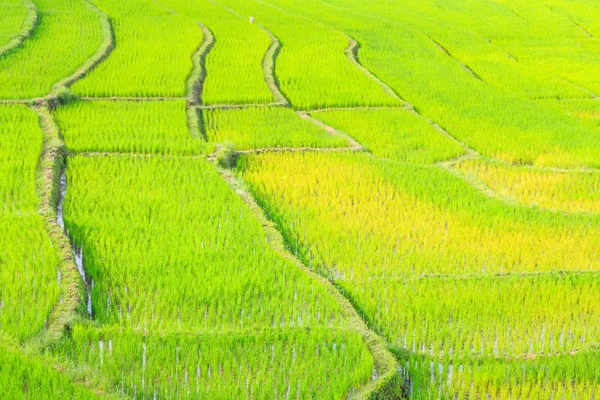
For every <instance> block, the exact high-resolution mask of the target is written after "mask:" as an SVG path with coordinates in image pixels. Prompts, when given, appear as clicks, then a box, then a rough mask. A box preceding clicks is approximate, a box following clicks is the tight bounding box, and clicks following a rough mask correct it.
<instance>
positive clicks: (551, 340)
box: [339, 274, 600, 358]
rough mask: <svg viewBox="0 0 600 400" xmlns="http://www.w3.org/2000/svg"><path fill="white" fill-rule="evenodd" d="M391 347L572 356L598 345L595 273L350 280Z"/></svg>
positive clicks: (458, 353)
mask: <svg viewBox="0 0 600 400" xmlns="http://www.w3.org/2000/svg"><path fill="white" fill-rule="evenodd" d="M339 284H340V285H342V286H343V287H344V288H346V290H348V291H349V292H350V293H352V294H353V297H354V299H355V301H356V302H358V304H360V306H361V309H362V310H363V311H364V312H365V313H367V315H369V317H370V320H371V324H372V325H373V327H375V328H376V329H377V330H378V331H380V332H381V333H382V334H383V335H384V336H386V337H388V338H389V340H390V343H391V345H392V346H394V347H395V348H397V349H402V350H405V351H409V352H411V353H419V354H429V355H435V356H438V357H445V356H452V357H469V356H470V357H473V356H478V357H481V356H490V357H499V358H503V357H515V356H518V357H526V356H528V355H529V356H534V355H544V354H546V355H548V354H557V353H558V354H568V353H569V352H572V351H578V350H580V349H586V348H589V347H591V346H594V345H597V344H598V343H599V342H600V333H599V332H598V330H597V329H596V327H597V325H598V316H599V315H600V305H599V304H598V301H597V293H598V290H599V289H600V279H599V278H598V277H597V276H596V275H594V274H580V275H562V274H555V275H553V274H549V275H539V276H536V275H529V276H514V275H513V276H505V277H496V276H481V277H471V278H464V279H463V278H458V279H455V278H452V277H447V278H446V277H430V278H424V279H410V278H407V279H385V278H381V279H369V278H362V279H347V280H340V281H339Z"/></svg>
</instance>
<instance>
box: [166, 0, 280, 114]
mask: <svg viewBox="0 0 600 400" xmlns="http://www.w3.org/2000/svg"><path fill="white" fill-rule="evenodd" d="M162 3H163V4H165V5H166V6H168V7H169V8H171V9H173V10H175V11H177V12H178V13H179V14H181V15H185V16H188V17H190V18H193V19H194V20H197V21H200V22H202V23H203V24H204V25H205V26H207V27H208V29H210V30H211V32H212V33H213V34H214V36H215V45H214V46H213V48H212V49H210V51H209V53H208V55H207V57H206V72H207V77H206V80H205V82H204V85H203V87H202V103H203V104H249V103H257V104H259V103H272V102H275V101H276V99H275V98H274V96H273V94H272V93H271V91H270V90H269V87H268V86H267V83H266V82H265V75H264V71H263V65H264V58H265V57H266V53H267V50H268V48H269V46H270V44H271V43H270V38H269V36H268V34H267V33H266V32H265V31H263V30H262V29H260V27H259V26H257V25H256V24H252V23H250V22H249V20H248V18H246V17H242V16H239V15H235V14H234V13H231V12H229V11H227V10H226V9H224V8H222V7H219V6H218V5H217V4H215V3H213V2H211V1H209V0H202V1H194V2H188V1H183V0H163V1H162Z"/></svg>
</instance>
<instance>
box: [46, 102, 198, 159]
mask: <svg viewBox="0 0 600 400" xmlns="http://www.w3.org/2000/svg"><path fill="white" fill-rule="evenodd" d="M54 116H55V118H56V121H57V123H58V126H59V128H60V131H61V133H62V135H63V137H64V141H65V144H66V146H67V148H68V149H69V150H70V151H72V152H113V153H115V152H124V153H145V154H170V155H193V154H201V153H202V150H203V144H202V142H201V141H200V140H198V139H196V138H194V137H193V136H192V135H191V134H190V132H189V131H188V127H187V125H186V105H185V100H175V101H162V102H112V101H93V102H92V101H79V102H73V103H70V104H68V105H66V106H64V107H60V108H58V109H57V110H56V111H55V113H54Z"/></svg>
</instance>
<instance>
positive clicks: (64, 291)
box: [31, 104, 83, 348]
mask: <svg viewBox="0 0 600 400" xmlns="http://www.w3.org/2000/svg"><path fill="white" fill-rule="evenodd" d="M32 109H33V110H34V111H35V112H36V114H37V115H38V121H39V125H40V129H41V130H42V132H43V133H44V149H43V152H42V155H41V158H40V162H39V166H38V178H37V190H38V195H39V197H40V205H39V208H38V213H39V214H40V215H41V217H42V218H43V220H44V225H45V229H46V232H47V234H48V236H49V238H50V240H51V242H52V244H53V247H54V248H55V249H56V250H58V253H59V254H60V256H61V263H60V272H61V285H60V298H61V300H60V301H59V303H58V304H57V305H56V306H55V307H54V309H53V310H52V311H51V313H50V315H49V318H48V322H47V325H46V328H45V330H44V331H43V332H42V333H40V335H38V336H37V337H36V338H34V339H32V343H31V344H32V345H33V346H39V347H41V348H43V347H46V346H48V345H50V344H52V343H55V342H57V341H58V340H60V338H61V337H62V335H63V332H64V331H65V329H68V326H69V325H70V324H71V323H73V321H74V320H75V319H76V310H77V308H78V307H79V306H80V304H81V296H82V293H83V286H82V282H81V279H80V276H79V272H78V270H77V266H76V264H75V259H74V255H73V254H74V253H73V249H72V247H71V244H70V241H69V239H68V237H67V235H66V234H65V232H64V230H63V229H62V228H61V227H60V226H59V225H58V222H57V209H56V207H57V205H58V201H59V198H60V190H61V188H60V176H61V174H62V171H63V169H64V167H65V163H66V152H65V147H64V143H63V141H62V139H61V138H60V133H59V131H58V127H57V126H56V123H55V122H54V119H53V118H52V115H51V114H50V107H49V106H48V105H47V104H46V105H40V106H36V107H32Z"/></svg>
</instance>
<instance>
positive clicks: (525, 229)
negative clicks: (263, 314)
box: [239, 154, 600, 279]
mask: <svg viewBox="0 0 600 400" xmlns="http://www.w3.org/2000/svg"><path fill="white" fill-rule="evenodd" d="M239 165H240V169H241V173H242V175H243V177H244V179H245V180H246V181H247V182H248V184H249V185H250V187H251V189H252V190H253V192H254V194H255V196H256V197H257V199H258V200H259V202H260V203H261V204H263V205H264V206H265V207H267V209H268V210H269V215H270V217H271V219H272V220H273V221H275V222H276V223H277V224H278V226H279V227H280V229H281V230H282V231H283V233H284V235H285V236H286V238H287V239H288V241H289V243H290V244H292V246H293V248H295V251H297V252H298V254H299V255H300V256H301V257H302V258H303V259H304V260H305V262H307V263H309V264H312V265H314V266H315V267H316V268H322V269H323V272H324V273H326V274H331V276H337V277H346V278H358V277H361V276H376V277H378V278H397V279H400V278H404V277H405V276H412V275H427V274H447V275H464V274H486V273H534V272H551V271H557V270H560V271H587V270H595V269H598V267H599V265H598V255H599V253H598V248H597V238H596V230H597V229H598V226H600V225H599V224H600V218H599V217H598V216H593V215H563V214H557V213H553V212H544V211H536V210H533V209H530V208H527V207H518V206H512V205H507V204H505V203H503V202H502V201H500V200H497V199H493V198H489V197H487V196H486V195H484V194H482V193H480V192H479V191H477V190H476V189H474V188H473V187H471V186H470V185H469V184H467V183H466V182H464V181H463V180H462V179H460V178H457V177H454V176H452V175H451V174H449V173H447V172H446V171H444V170H443V169H442V168H439V167H435V166H433V167H422V166H415V165H401V164H397V163H392V162H381V161H378V160H374V159H372V158H369V157H365V156H360V155H331V156H326V155H321V154H300V155H296V154H286V155H264V156H260V157H252V158H248V157H243V158H242V159H241V160H240V164H239ZM515 243H519V246H515ZM320 246H324V247H323V248H321V247H320ZM573 249H577V250H576V251H574V250H573Z"/></svg>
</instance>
